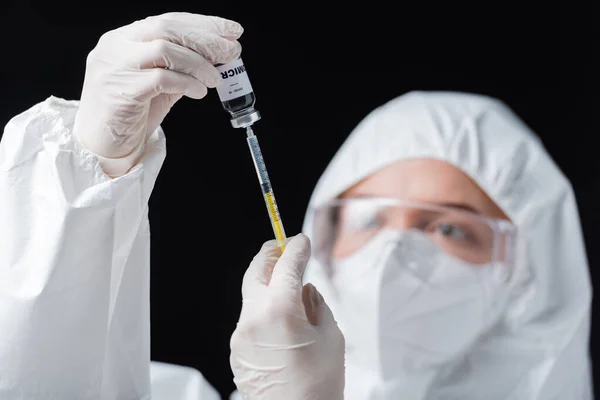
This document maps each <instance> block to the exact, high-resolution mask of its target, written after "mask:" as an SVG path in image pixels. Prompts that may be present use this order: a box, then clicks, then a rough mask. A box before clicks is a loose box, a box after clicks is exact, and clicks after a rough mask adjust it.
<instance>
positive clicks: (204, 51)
mask: <svg viewBox="0 0 600 400" xmlns="http://www.w3.org/2000/svg"><path fill="white" fill-rule="evenodd" d="M126 35H127V36H128V37H129V39H131V40H135V41H140V42H149V41H152V40H157V39H163V40H168V41H170V42H173V43H176V44H179V45H181V46H184V47H187V48H189V49H191V50H194V51H195V52H197V53H198V54H200V55H202V56H204V57H205V58H206V59H207V60H209V61H210V62H211V63H213V64H226V63H229V62H231V61H233V60H235V59H237V58H238V57H239V56H240V54H241V52H242V46H241V45H240V43H239V42H238V41H237V40H229V39H226V38H224V37H222V36H220V35H219V34H217V33H215V32H213V31H212V30H210V29H207V28H204V27H202V26H196V25H190V24H187V23H182V22H178V21H173V20H168V19H159V20H154V21H147V20H143V21H140V22H139V24H138V25H136V26H133V25H132V27H131V28H130V29H129V30H128V31H126Z"/></svg>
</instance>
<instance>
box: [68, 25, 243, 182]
mask: <svg viewBox="0 0 600 400" xmlns="http://www.w3.org/2000/svg"><path fill="white" fill-rule="evenodd" d="M242 32H243V29H242V27H241V25H240V24H238V23H237V22H234V21H230V20H226V19H223V18H219V17H211V16H204V15H197V14H188V13H167V14H163V15H159V16H154V17H149V18H146V19H144V20H141V21H137V22H134V23H132V24H130V25H127V26H124V27H121V28H118V29H116V30H113V31H110V32H107V33H105V34H104V35H102V37H101V38H100V40H99V42H98V44H97V46H96V47H95V48H94V49H93V50H92V51H91V52H90V54H89V56H88V58H87V66H86V73H85V81H84V85H83V92H82V95H81V103H80V107H79V111H78V113H77V117H76V119H75V126H74V128H73V131H74V136H75V138H76V139H77V141H78V142H79V143H80V144H82V145H83V146H84V147H85V148H87V149H88V150H89V151H91V152H92V153H95V154H96V155H97V156H98V159H99V161H100V164H101V165H102V167H103V169H104V171H105V172H106V173H107V175H109V176H111V177H115V176H120V175H122V174H124V173H125V172H127V171H128V170H129V169H131V167H133V166H134V165H135V164H136V162H137V161H138V158H139V156H140V155H141V154H142V152H143V149H144V143H145V141H146V138H147V137H148V136H149V135H150V134H152V132H154V130H155V129H156V128H158V126H159V125H160V124H161V123H162V121H163V119H164V118H165V116H166V115H167V113H168V112H169V110H170V109H171V107H172V106H173V105H174V104H175V102H177V101H178V100H179V99H181V97H182V96H188V97H190V98H193V99H201V98H203V97H204V96H205V95H206V93H207V88H214V87H215V86H218V85H219V84H220V82H221V75H220V73H219V72H218V71H217V69H216V68H215V67H214V64H217V63H228V62H231V61H233V60H235V59H236V58H238V57H239V55H240V54H241V46H240V44H239V42H238V41H237V40H236V39H238V38H239V37H240V36H241V34H242Z"/></svg>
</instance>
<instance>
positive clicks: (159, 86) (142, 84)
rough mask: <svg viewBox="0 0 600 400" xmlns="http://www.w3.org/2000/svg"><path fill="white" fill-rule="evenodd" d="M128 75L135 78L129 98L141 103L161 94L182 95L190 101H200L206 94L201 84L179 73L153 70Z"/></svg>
mask: <svg viewBox="0 0 600 400" xmlns="http://www.w3.org/2000/svg"><path fill="white" fill-rule="evenodd" d="M130 74H134V75H136V78H137V81H136V82H137V85H134V87H133V93H131V97H132V98H133V99H135V100H138V101H141V102H144V101H148V100H151V99H153V98H155V97H157V96H158V95H160V94H163V93H166V94H182V95H185V96H187V97H190V98H192V99H201V98H203V97H204V96H206V93H207V92H208V89H207V87H206V85H204V84H203V83H202V82H200V81H199V80H197V79H196V78H194V77H192V76H190V75H186V74H182V73H181V72H176V71H169V70H167V69H162V68H155V69H147V70H142V71H132V72H130ZM123 78H125V79H126V77H123ZM129 79H131V77H130V78H129Z"/></svg>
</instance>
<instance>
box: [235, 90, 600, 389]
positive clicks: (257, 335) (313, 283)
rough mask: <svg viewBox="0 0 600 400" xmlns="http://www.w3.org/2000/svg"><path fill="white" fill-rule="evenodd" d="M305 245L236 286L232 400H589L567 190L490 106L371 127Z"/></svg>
mask: <svg viewBox="0 0 600 400" xmlns="http://www.w3.org/2000/svg"><path fill="white" fill-rule="evenodd" d="M303 231H304V233H305V234H306V235H308V238H310V241H309V239H308V238H307V237H299V238H294V239H293V240H292V241H291V242H290V243H289V244H288V245H287V247H286V249H285V251H284V252H283V254H282V255H281V256H280V257H279V254H278V252H279V250H278V249H277V247H276V245H275V243H273V242H271V243H268V244H267V245H265V246H264V247H263V249H262V250H261V252H260V253H259V255H258V256H257V258H256V259H255V260H254V261H253V262H252V263H251V265H250V267H249V268H248V270H247V272H246V276H245V277H244V282H243V288H242V294H243V297H244V303H243V306H242V312H241V316H240V320H239V323H238V325H237V328H236V330H235V332H234V334H233V336H232V339H231V349H232V353H231V365H232V369H233V371H234V375H235V382H236V385H237V388H238V391H237V392H234V393H233V394H232V396H231V398H232V399H240V398H243V399H283V398H285V399H305V398H311V399H333V400H341V399H344V400H392V399H393V400H401V399H410V400H434V399H435V400H438V399H439V400H481V399H485V400H509V399H510V400H573V399H577V400H589V399H592V398H593V394H592V383H591V382H592V381H591V374H590V370H591V365H590V364H591V362H590V360H589V346H588V342H589V333H590V332H589V331H590V303H591V284H590V278H589V272H588V263H587V258H586V252H585V248H584V242H583V238H582V232H581V228H580V221H579V215H578V211H577V205H576V201H575V197H574V194H573V190H572V188H571V185H570V183H569V181H568V180H567V179H566V177H565V176H563V174H562V173H561V172H560V170H559V169H558V168H557V166H556V165H555V163H554V162H553V161H552V159H551V158H550V156H549V155H548V154H547V152H546V151H545V149H544V147H543V145H542V143H541V142H540V140H539V139H538V138H537V137H536V136H535V134H534V133H533V132H532V131H531V130H530V129H529V128H528V127H527V126H526V125H525V124H524V123H523V122H522V121H521V120H520V119H519V118H518V117H517V116H516V115H515V114H514V113H513V112H512V111H511V110H510V109H509V108H508V107H507V106H506V105H505V104H503V103H502V102H500V101H499V100H496V99H493V98H489V97H486V96H481V95H473V94H466V93H448V92H411V93H408V94H405V95H403V96H400V97H398V98H396V99H393V100H391V101H389V102H387V103H386V104H383V105H381V106H380V107H378V108H377V109H375V110H374V111H372V112H371V113H370V114H369V115H368V116H366V118H364V120H363V121H362V122H361V123H360V124H359V125H358V126H357V127H356V129H355V130H354V132H352V134H351V135H350V136H349V138H348V139H347V140H346V142H345V143H344V144H343V145H342V147H341V148H340V149H339V151H338V152H337V154H336V155H335V157H334V158H333V160H332V161H331V163H330V165H329V166H328V168H327V169H326V170H325V172H324V173H323V175H322V177H321V179H320V180H319V182H318V184H317V186H316V188H315V190H314V193H313V195H312V198H311V201H310V204H309V211H308V212H307V215H306V219H305V225H304V228H303ZM316 287H318V288H319V290H318V291H317V290H316ZM338 324H339V325H338ZM340 331H341V332H340Z"/></svg>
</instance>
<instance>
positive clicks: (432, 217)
mask: <svg viewBox="0 0 600 400" xmlns="http://www.w3.org/2000/svg"><path fill="white" fill-rule="evenodd" d="M312 216H313V221H312V226H313V231H312V232H311V239H312V242H313V256H314V257H315V258H316V260H317V261H318V262H319V263H320V264H322V265H323V266H325V268H326V269H327V272H328V274H329V275H333V274H335V272H336V271H335V269H334V266H335V265H336V264H337V261H343V260H344V259H346V258H348V257H351V256H353V255H354V254H356V253H357V252H359V251H360V250H361V249H363V248H364V247H365V246H367V244H369V242H370V241H371V240H372V239H373V238H375V237H377V235H378V234H379V233H380V232H382V231H389V230H394V231H410V232H416V233H418V234H419V235H423V236H424V237H426V238H427V239H428V240H429V241H430V242H431V243H432V244H434V245H435V246H437V248H438V249H440V250H442V251H443V252H445V253H446V254H448V255H450V256H452V257H454V258H456V259H458V260H461V261H463V262H464V263H465V264H467V265H470V266H472V267H473V268H478V267H484V266H490V265H494V266H496V267H498V268H501V269H502V271H500V272H501V276H502V277H503V278H502V279H503V280H504V281H507V280H508V279H509V278H510V276H511V274H512V270H513V266H514V258H515V250H516V243H517V240H516V239H517V230H516V227H515V226H514V225H513V224H512V223H511V222H509V221H506V220H501V219H494V218H487V217H483V216H481V215H478V214H476V213H473V212H470V211H465V210H462V209H458V208H454V207H446V206H438V205H432V204H427V203H418V202H408V201H401V200H397V199H389V198H372V197H371V198H363V197H361V198H346V199H337V200H334V201H331V202H329V203H326V204H324V205H322V206H320V207H317V208H315V209H313V212H312Z"/></svg>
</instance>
